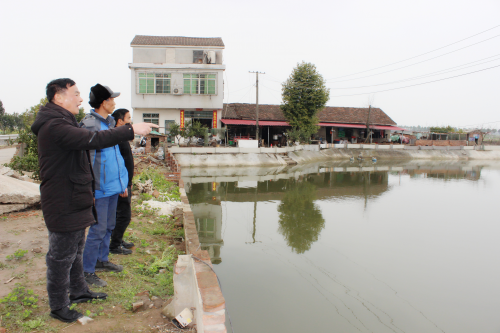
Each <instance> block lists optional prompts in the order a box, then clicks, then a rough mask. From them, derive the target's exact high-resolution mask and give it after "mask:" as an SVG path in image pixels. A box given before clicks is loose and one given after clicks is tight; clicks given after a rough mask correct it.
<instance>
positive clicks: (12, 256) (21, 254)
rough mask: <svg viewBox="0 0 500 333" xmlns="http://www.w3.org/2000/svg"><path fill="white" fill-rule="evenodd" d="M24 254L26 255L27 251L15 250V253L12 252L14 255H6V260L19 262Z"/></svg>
mask: <svg viewBox="0 0 500 333" xmlns="http://www.w3.org/2000/svg"><path fill="white" fill-rule="evenodd" d="M26 253H28V250H21V249H17V250H16V252H14V254H10V255H8V256H7V257H6V259H7V260H9V261H10V260H12V259H16V260H21V259H22V258H23V257H24V255H25V254H26Z"/></svg>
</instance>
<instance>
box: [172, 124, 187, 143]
mask: <svg viewBox="0 0 500 333" xmlns="http://www.w3.org/2000/svg"><path fill="white" fill-rule="evenodd" d="M169 131H170V135H171V136H173V137H174V143H175V139H177V143H178V144H179V143H180V142H181V141H180V140H181V138H182V137H184V128H181V125H179V124H177V123H173V124H170V129H169Z"/></svg>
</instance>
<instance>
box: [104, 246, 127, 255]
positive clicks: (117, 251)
mask: <svg viewBox="0 0 500 333" xmlns="http://www.w3.org/2000/svg"><path fill="white" fill-rule="evenodd" d="M109 253H113V254H132V250H129V249H126V248H125V247H123V246H118V247H117V248H114V249H112V248H110V249H109Z"/></svg>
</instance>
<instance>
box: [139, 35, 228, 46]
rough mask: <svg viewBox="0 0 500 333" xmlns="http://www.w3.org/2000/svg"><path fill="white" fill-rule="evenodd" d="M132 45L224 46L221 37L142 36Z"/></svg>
mask: <svg viewBox="0 0 500 333" xmlns="http://www.w3.org/2000/svg"><path fill="white" fill-rule="evenodd" d="M130 45H185V46H222V47H224V43H223V42H222V38H220V37H180V36H142V35H137V36H135V37H134V39H133V40H132V42H131V43H130Z"/></svg>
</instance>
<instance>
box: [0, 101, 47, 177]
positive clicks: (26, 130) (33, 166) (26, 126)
mask: <svg viewBox="0 0 500 333" xmlns="http://www.w3.org/2000/svg"><path fill="white" fill-rule="evenodd" d="M47 102H48V101H47V98H42V99H41V100H40V103H38V104H37V105H34V106H32V107H31V108H30V109H29V110H26V111H25V112H24V113H23V114H22V120H23V124H22V127H21V128H20V129H19V140H18V141H19V143H22V144H24V145H25V149H24V156H22V157H19V156H14V157H13V158H12V160H11V162H10V163H8V164H7V166H8V167H10V168H11V169H13V170H17V171H20V172H21V173H22V172H23V171H27V172H33V175H32V177H31V178H33V179H35V180H40V167H39V165H38V138H37V136H36V135H35V133H33V132H32V131H31V125H32V124H33V122H34V121H35V118H36V115H37V113H38V111H39V110H40V107H41V106H42V105H45V104H47Z"/></svg>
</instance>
